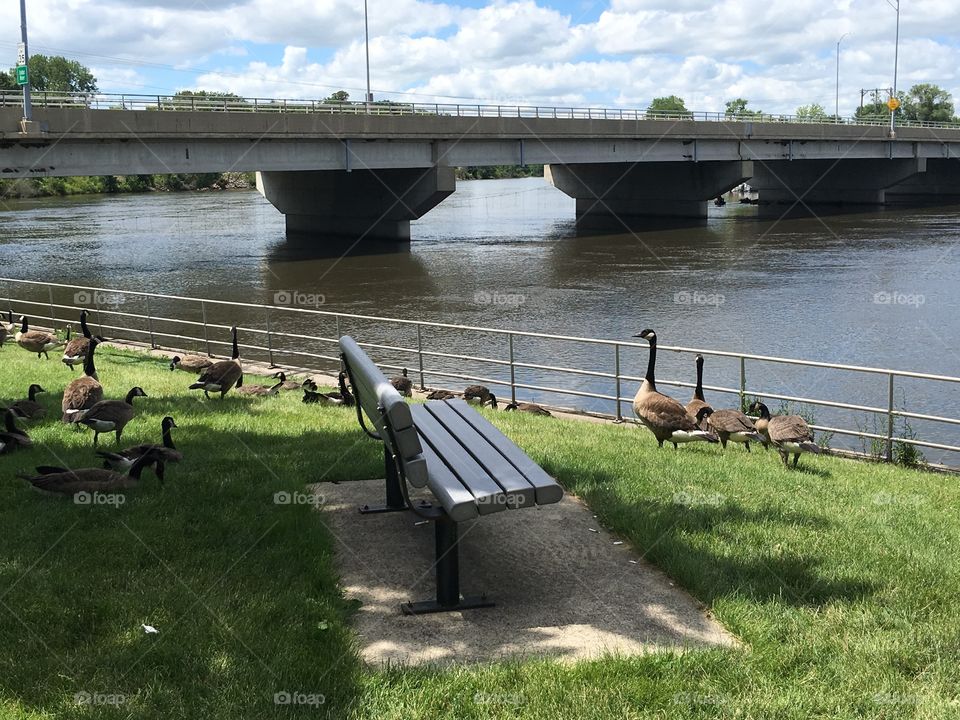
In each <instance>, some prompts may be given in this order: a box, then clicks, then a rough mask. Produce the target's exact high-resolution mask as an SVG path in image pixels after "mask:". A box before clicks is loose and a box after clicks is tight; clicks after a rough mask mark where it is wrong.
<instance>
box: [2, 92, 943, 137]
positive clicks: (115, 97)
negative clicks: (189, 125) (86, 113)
mask: <svg viewBox="0 0 960 720" xmlns="http://www.w3.org/2000/svg"><path fill="white" fill-rule="evenodd" d="M31 99H32V102H33V105H34V106H35V107H41V108H87V109H91V110H158V111H172V110H176V111H181V112H182V111H209V112H266V113H270V112H277V113H339V114H347V115H444V116H454V117H471V118H475V117H485V118H511V117H515V118H527V119H537V118H539V119H555V120H574V119H581V120H668V121H674V122H677V121H693V120H698V121H701V122H754V123H804V124H814V125H865V126H886V125H888V124H889V123H890V116H889V115H879V116H875V117H860V118H857V117H837V116H834V115H819V116H814V117H810V116H798V115H782V114H776V113H753V112H746V113H741V114H738V115H729V114H727V113H722V112H702V111H689V112H658V111H653V112H651V111H647V110H634V109H627V108H604V107H555V106H537V105H496V104H487V103H417V102H395V101H392V100H386V101H379V102H370V103H367V102H329V101H326V100H297V99H286V98H280V99H276V98H256V97H254V98H240V97H216V96H209V95H130V94H109V93H97V94H86V93H58V92H36V91H35V92H34V93H33V94H32V95H31ZM22 105H23V95H22V93H19V92H10V91H6V92H0V107H11V106H14V107H20V106H22ZM897 125H898V126H900V127H926V128H953V129H960V121H951V122H932V121H925V120H907V119H903V118H898V119H897Z"/></svg>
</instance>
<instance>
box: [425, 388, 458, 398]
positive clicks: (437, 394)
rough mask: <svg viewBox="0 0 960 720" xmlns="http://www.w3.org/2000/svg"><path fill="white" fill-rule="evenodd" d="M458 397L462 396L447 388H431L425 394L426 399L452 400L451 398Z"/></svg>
mask: <svg viewBox="0 0 960 720" xmlns="http://www.w3.org/2000/svg"><path fill="white" fill-rule="evenodd" d="M458 397H462V395H460V393H455V392H450V391H449V390H433V391H432V392H430V393H429V394H428V395H427V400H453V398H458Z"/></svg>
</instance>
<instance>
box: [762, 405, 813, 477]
mask: <svg viewBox="0 0 960 720" xmlns="http://www.w3.org/2000/svg"><path fill="white" fill-rule="evenodd" d="M750 412H751V413H757V414H758V415H759V416H760V419H759V420H757V423H756V427H757V430H759V431H760V432H761V433H763V434H764V435H766V436H767V438H768V439H769V440H770V442H771V443H773V445H774V446H775V447H776V448H777V451H778V452H779V453H780V459H781V460H783V465H784V467H789V466H788V465H787V459H788V457H789V456H790V453H793V466H794V467H796V466H797V461H799V460H800V453H805V452H807V453H813V454H814V455H819V454H820V446H819V445H817V444H816V443H815V442H813V432H812V431H811V430H810V427H809V426H808V425H807V422H806V421H805V420H804V419H803V418H802V417H800V416H799V415H774V416H773V417H771V416H770V410H769V409H768V408H767V406H766V405H764V404H763V403H762V402H759V401H758V402H754V403H753V404H752V405H750Z"/></svg>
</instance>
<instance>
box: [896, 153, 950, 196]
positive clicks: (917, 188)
mask: <svg viewBox="0 0 960 720" xmlns="http://www.w3.org/2000/svg"><path fill="white" fill-rule="evenodd" d="M884 199H885V200H886V203H887V205H952V204H956V203H960V158H928V159H927V171H926V172H925V173H922V174H920V175H914V176H913V177H911V178H909V179H908V180H904V181H903V182H902V183H898V184H897V185H894V186H893V187H890V188H887V190H886V191H885V192H884Z"/></svg>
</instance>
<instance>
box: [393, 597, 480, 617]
mask: <svg viewBox="0 0 960 720" xmlns="http://www.w3.org/2000/svg"><path fill="white" fill-rule="evenodd" d="M495 605H496V603H494V602H493V601H492V600H490V599H489V598H488V597H487V596H486V595H477V596H473V597H465V598H460V602H458V603H456V604H455V605H441V604H440V603H438V602H437V601H436V600H422V601H420V602H412V603H402V604H401V605H400V610H401V611H402V612H403V614H404V615H427V614H429V613H438V612H458V611H460V610H477V609H479V608H488V607H494V606H495Z"/></svg>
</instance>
